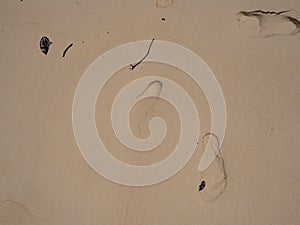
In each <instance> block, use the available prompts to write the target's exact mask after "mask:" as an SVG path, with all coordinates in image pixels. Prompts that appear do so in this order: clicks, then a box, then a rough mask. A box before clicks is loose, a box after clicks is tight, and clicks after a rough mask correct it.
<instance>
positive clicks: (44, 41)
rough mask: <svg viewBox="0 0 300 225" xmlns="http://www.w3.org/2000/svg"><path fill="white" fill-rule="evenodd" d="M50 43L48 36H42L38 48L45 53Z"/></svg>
mask: <svg viewBox="0 0 300 225" xmlns="http://www.w3.org/2000/svg"><path fill="white" fill-rule="evenodd" d="M51 44H52V42H51V41H50V40H49V38H48V37H46V36H44V37H42V38H41V40H40V49H41V51H42V53H44V54H45V55H47V53H48V51H49V48H50V45H51Z"/></svg>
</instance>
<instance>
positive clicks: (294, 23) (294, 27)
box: [236, 10, 300, 38]
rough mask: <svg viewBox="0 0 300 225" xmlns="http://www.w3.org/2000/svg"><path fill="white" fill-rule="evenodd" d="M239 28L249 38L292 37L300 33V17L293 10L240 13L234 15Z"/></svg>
mask: <svg viewBox="0 0 300 225" xmlns="http://www.w3.org/2000/svg"><path fill="white" fill-rule="evenodd" d="M236 19H237V21H238V24H239V27H240V29H241V30H242V32H243V33H244V34H246V35H247V36H249V37H262V38H266V37H271V36H274V35H294V34H297V33H299V32H300V22H299V20H300V15H299V14H298V13H297V12H296V11H295V10H284V11H280V12H275V11H263V10H254V11H240V12H238V13H237V15H236Z"/></svg>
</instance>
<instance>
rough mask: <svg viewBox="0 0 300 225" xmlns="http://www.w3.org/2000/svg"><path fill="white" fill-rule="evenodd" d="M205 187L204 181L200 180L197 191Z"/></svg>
mask: <svg viewBox="0 0 300 225" xmlns="http://www.w3.org/2000/svg"><path fill="white" fill-rule="evenodd" d="M204 188H205V181H204V180H203V181H201V184H200V185H199V191H202V190H203V189H204Z"/></svg>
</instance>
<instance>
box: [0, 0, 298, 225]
mask: <svg viewBox="0 0 300 225" xmlns="http://www.w3.org/2000/svg"><path fill="white" fill-rule="evenodd" d="M255 9H267V10H279V11H280V10H285V9H295V10H297V11H298V12H299V11H300V2H299V1H297V0H288V1H279V0H278V1H275V0H273V1H271V0H269V1H248V0H243V1H238V0H234V1H220V0H218V1H208V0H205V1H179V0H175V1H174V3H173V4H171V5H170V6H169V7H167V8H157V7H156V5H155V1H154V0H145V1H136V0H132V1H121V0H120V1H94V0H93V1H87V0H85V1H84V0H78V1H75V0H74V1H59V0H53V1H46V0H44V1H33V0H24V1H22V2H21V1H17V0H13V1H11V0H2V1H1V2H0V29H1V33H0V49H1V54H0V57H1V58H0V98H1V99H0V124H1V126H0V199H2V201H1V202H0V203H1V204H0V223H1V225H2V224H5V225H6V224H8V225H10V224H22V222H23V224H33V222H32V221H34V223H35V224H38V225H54V224H64V225H71V224H72V225H75V224H78V225H79V224H88V225H96V224H126V225H146V224H168V225H175V224H176V225H177V224H178V225H179V224H180V225H182V224H184V225H199V224H209V225H220V224H222V225H235V224H265V225H268V224H272V225H276V224H278V225H279V224H300V219H299V218H300V214H299V205H300V192H299V189H300V164H299V162H300V161H299V160H300V158H299V144H300V139H299V131H300V117H299V113H300V102H299V94H300V88H299V85H300V76H299V71H300V63H299V61H300V45H299V43H300V35H294V36H275V37H271V38H262V39H259V38H249V37H247V36H245V35H244V34H243V33H242V32H241V31H240V29H239V27H238V25H237V21H236V19H235V15H236V13H237V12H239V11H240V10H255ZM162 17H164V18H166V20H165V21H162V20H161V18H162ZM44 35H46V36H48V37H49V38H50V39H51V41H53V43H54V44H53V45H52V46H51V48H50V51H49V53H48V55H47V56H45V55H43V54H42V53H41V52H40V50H39V46H38V45H39V40H40V38H41V37H42V36H44ZM153 37H154V38H156V39H160V40H166V41H171V42H175V43H178V44H180V45H182V46H185V47H187V48H189V49H191V50H192V51H194V52H195V53H197V54H198V55H199V56H200V57H201V58H202V59H204V60H205V61H206V63H207V64H208V65H209V66H210V68H211V69H212V70H213V72H214V73H215V75H216V77H217V79H218V81H219V83H220V85H221V87H222V90H223V93H224V97H225V100H226V106H227V113H228V124H227V130H226V136H225V139H224V143H223V146H222V151H223V157H224V161H225V164H226V169H227V174H228V184H227V188H226V189H225V191H224V193H223V194H222V195H221V196H220V197H218V198H217V199H216V200H214V201H212V202H209V203H205V202H203V201H202V200H201V198H200V195H199V194H200V193H199V192H198V190H197V187H198V185H199V182H200V174H199V172H198V170H197V168H198V164H199V160H200V158H201V155H202V153H203V150H204V148H203V146H201V144H199V147H198V148H197V149H196V152H195V154H194V155H193V157H192V159H191V160H190V161H189V163H188V164H187V165H186V166H185V167H184V169H183V170H181V171H180V172H179V173H178V174H176V175H175V176H173V177H172V178H171V179H169V180H167V181H165V182H163V183H160V184H156V185H152V186H148V187H126V186H121V185H118V184H115V183H112V182H110V181H108V180H106V179H104V178H103V177H101V176H100V175H98V174H97V173H95V172H94V171H93V170H92V169H91V168H90V167H89V166H88V165H87V163H86V162H85V160H84V159H83V158H82V156H81V154H80V152H79V150H78V148H77V146H76V142H75V139H74V136H73V131H72V121H71V115H72V101H73V96H74V93H75V89H76V86H77V84H78V82H79V79H80V78H81V76H82V74H83V73H84V71H85V70H86V68H87V67H88V66H89V65H90V64H91V63H92V62H93V61H94V60H95V59H96V58H97V57H98V56H100V55H101V54H103V53H104V52H106V51H108V50H109V49H111V48H114V47H116V46H118V45H120V44H124V43H127V42H132V41H138V40H145V39H149V40H151V39H152V38H153ZM71 42H73V43H74V46H73V47H72V48H71V49H70V50H69V51H68V52H67V55H66V57H65V58H62V56H61V55H62V51H63V50H64V48H65V47H66V46H67V45H68V44H69V43H71ZM152 73H156V74H155V75H161V76H165V77H173V79H174V80H175V81H176V82H178V83H180V84H181V85H182V86H183V87H184V88H185V89H186V90H187V91H188V92H189V93H190V95H191V96H192V98H193V99H194V100H195V103H196V106H197V108H198V111H199V112H200V121H201V135H203V134H204V133H205V132H207V131H209V124H210V115H209V109H208V106H207V102H206V99H205V97H204V96H203V93H202V92H201V91H200V90H198V89H197V88H196V85H195V83H193V82H192V81H191V80H190V79H189V78H188V77H187V76H185V74H183V73H182V72H181V71H179V70H177V69H174V68H172V67H169V66H165V65H159V64H155V63H145V64H142V65H140V66H139V67H137V68H136V70H134V71H129V70H127V69H124V70H121V71H119V72H118V77H114V78H113V79H111V80H110V83H109V84H108V85H107V86H106V87H105V90H104V92H103V93H102V94H101V96H102V97H101V96H100V97H99V99H98V104H97V112H96V120H97V124H98V125H99V124H101V123H105V124H107V128H105V127H104V126H103V127H102V126H101V127H98V129H101V130H103V129H105V132H104V133H105V134H104V137H103V140H104V142H105V143H106V145H107V146H109V147H111V149H112V154H113V155H115V156H116V157H118V158H120V159H122V160H123V161H127V162H130V163H133V164H142V165H144V164H147V163H153V162H156V161H159V160H161V159H163V158H164V157H166V156H167V155H168V154H170V152H171V151H172V147H173V146H174V145H175V144H176V141H175V140H176V138H178V132H179V126H178V117H177V114H176V112H175V111H174V109H173V108H172V107H170V105H169V104H167V103H166V102H164V101H161V100H160V101H158V102H157V104H156V105H155V107H154V108H153V109H152V110H150V111H149V112H150V114H151V115H162V116H164V117H165V119H166V122H167V123H168V124H169V131H170V130H171V132H169V133H168V136H167V139H166V140H165V142H164V143H163V146H160V147H159V148H158V149H156V150H154V151H153V152H151V153H149V154H147V155H145V154H137V153H132V152H129V151H125V150H126V149H125V148H124V147H122V146H121V145H120V144H119V143H118V142H117V141H116V139H115V137H113V135H112V130H111V127H110V125H109V121H108V119H107V118H109V113H110V112H109V106H110V104H111V103H112V97H113V96H114V95H115V94H116V93H117V91H118V89H119V88H121V87H122V85H123V84H126V83H128V82H129V81H130V80H133V79H134V78H137V77H141V76H146V75H149V74H150V75H153V74H152ZM148 105H149V101H148V102H141V103H139V104H138V105H137V106H136V107H135V108H134V109H133V111H132V116H131V124H132V127H133V130H134V131H135V133H136V134H137V135H138V136H140V137H145V136H146V135H147V130H146V129H144V128H145V124H146V123H144V122H145V121H143V120H139V119H141V118H142V117H143V116H144V114H143V113H145V109H147V107H148ZM140 121H142V124H141V126H140V128H139V127H138V125H139V124H140V123H141V122H140ZM146 121H147V120H146ZM105 126H106V125H105ZM114 147H115V148H114ZM11 202H17V203H16V204H11ZM20 205H22V207H23V208H22V207H21V206H20ZM25 212H26V213H25ZM22 213H23V214H22ZM21 214H22V215H21ZM18 218H20V219H19V221H17V222H16V220H18ZM21 221H22V222H21Z"/></svg>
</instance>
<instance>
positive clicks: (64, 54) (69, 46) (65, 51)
mask: <svg viewBox="0 0 300 225" xmlns="http://www.w3.org/2000/svg"><path fill="white" fill-rule="evenodd" d="M72 46H73V43H71V44H69V45H68V46H67V47H66V49H65V50H64V52H63V54H62V57H65V56H66V53H67V51H68V50H69V49H70V48H71V47H72Z"/></svg>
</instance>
